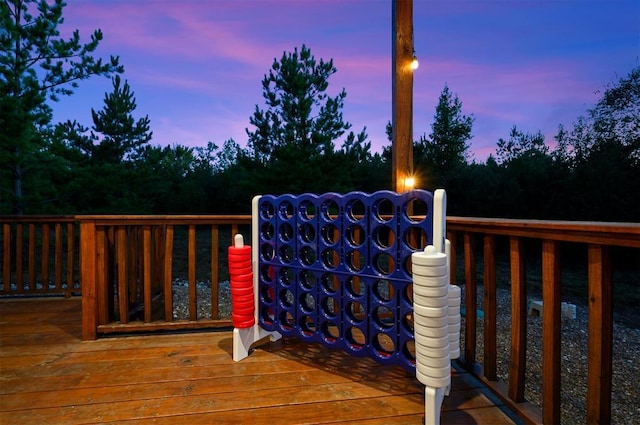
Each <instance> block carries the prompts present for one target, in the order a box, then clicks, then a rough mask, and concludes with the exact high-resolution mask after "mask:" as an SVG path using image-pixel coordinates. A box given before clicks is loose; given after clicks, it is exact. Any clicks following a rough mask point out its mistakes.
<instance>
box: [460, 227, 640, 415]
mask: <svg viewBox="0 0 640 425" xmlns="http://www.w3.org/2000/svg"><path fill="white" fill-rule="evenodd" d="M447 232H448V235H447V238H448V239H449V240H450V241H452V242H454V243H453V246H452V255H451V258H452V264H451V269H452V273H451V276H455V275H456V274H455V271H456V269H457V267H456V261H455V260H456V258H457V256H456V254H455V253H456V251H459V250H460V247H459V246H456V244H455V241H459V240H462V249H463V252H464V254H463V258H464V259H463V261H464V284H465V288H464V291H465V309H466V311H467V312H476V311H477V307H478V299H477V285H476V266H475V264H476V258H475V253H474V239H475V238H478V237H479V238H482V257H483V258H482V260H483V300H482V301H483V309H484V318H483V320H484V323H483V328H484V333H483V339H484V341H483V345H484V352H483V364H482V365H479V364H477V363H476V347H477V341H476V337H477V335H476V332H477V318H476V314H473V313H472V314H467V315H466V317H465V330H464V332H465V334H464V341H465V346H464V356H463V358H462V362H463V363H464V365H465V366H466V367H467V369H468V370H471V371H474V372H475V373H476V374H478V375H479V377H480V378H481V379H482V380H483V381H484V382H485V383H486V384H487V385H488V386H490V387H491V388H492V389H493V390H494V391H495V392H496V393H497V394H498V395H500V396H501V398H503V400H504V401H505V402H506V403H507V404H509V405H510V406H511V407H512V408H514V409H516V410H518V411H519V413H520V414H521V415H522V416H523V417H524V418H525V419H526V420H527V422H528V423H540V422H542V423H545V424H557V423H560V411H561V410H560V408H561V405H560V390H561V387H560V381H561V370H560V365H561V357H560V355H561V347H560V342H561V332H560V331H561V320H560V319H561V301H560V294H561V279H560V256H559V251H560V243H561V242H575V243H579V244H586V245H587V251H588V264H587V267H588V294H589V295H588V300H585V301H587V302H588V314H589V317H588V321H589V325H588V338H589V341H588V347H589V348H588V350H589V352H588V371H587V399H586V406H587V407H586V408H587V422H588V423H610V422H611V383H612V345H613V306H612V288H613V283H612V268H611V259H610V255H609V251H610V247H612V246H620V247H631V248H640V224H635V223H590V222H553V221H535V220H507V219H484V218H483V219H480V218H465V217H448V218H447ZM500 236H504V237H507V238H508V239H509V262H510V285H511V338H510V340H511V347H510V362H509V364H510V369H509V377H508V385H505V384H504V382H503V381H501V380H499V379H498V376H497V373H496V360H497V349H496V318H497V305H496V238H497V237H500ZM528 239H535V240H540V241H542V243H541V251H542V252H541V258H542V305H543V306H544V308H543V309H542V339H543V342H542V377H543V378H542V412H540V411H539V410H538V409H537V408H535V407H534V406H532V405H530V404H529V403H527V402H526V400H525V398H524V390H525V371H526V357H525V356H526V347H527V320H526V319H527V285H526V282H527V272H526V271H525V255H524V250H523V246H524V241H525V240H528ZM503 307H504V306H503Z"/></svg>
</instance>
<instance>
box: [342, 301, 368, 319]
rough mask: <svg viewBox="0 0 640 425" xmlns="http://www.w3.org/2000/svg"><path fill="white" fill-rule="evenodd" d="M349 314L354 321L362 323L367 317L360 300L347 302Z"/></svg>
mask: <svg viewBox="0 0 640 425" xmlns="http://www.w3.org/2000/svg"><path fill="white" fill-rule="evenodd" d="M347 314H348V315H349V318H350V319H351V320H352V321H353V322H354V323H360V322H362V321H363V320H364V319H365V318H366V317H367V312H366V311H365V309H364V307H363V306H362V304H360V303H359V302H358V301H351V302H350V303H349V304H347Z"/></svg>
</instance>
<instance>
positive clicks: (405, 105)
mask: <svg viewBox="0 0 640 425" xmlns="http://www.w3.org/2000/svg"><path fill="white" fill-rule="evenodd" d="M392 8H393V24H392V25H393V30H392V32H393V40H392V42H391V45H392V56H393V61H392V62H393V64H392V67H393V72H392V74H393V77H392V78H393V82H392V85H393V89H392V97H393V108H392V109H393V110H392V127H393V131H392V145H391V162H392V167H391V168H392V170H391V172H392V185H393V188H394V189H395V191H396V192H398V193H401V192H405V191H407V190H409V189H412V188H411V187H407V185H406V184H405V180H406V178H408V177H410V176H412V175H413V70H412V69H411V61H412V60H413V54H414V51H413V0H393V1H392Z"/></svg>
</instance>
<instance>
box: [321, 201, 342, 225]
mask: <svg viewBox="0 0 640 425" xmlns="http://www.w3.org/2000/svg"><path fill="white" fill-rule="evenodd" d="M320 209H321V211H322V215H323V217H324V219H325V220H329V221H333V220H335V219H337V218H338V215H339V214H340V208H339V207H338V203H337V202H336V201H333V200H328V201H324V202H323V203H322V205H321V207H320Z"/></svg>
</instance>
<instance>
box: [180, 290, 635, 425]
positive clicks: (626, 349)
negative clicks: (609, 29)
mask: <svg viewBox="0 0 640 425" xmlns="http://www.w3.org/2000/svg"><path fill="white" fill-rule="evenodd" d="M219 287H220V291H219V309H220V315H221V318H229V317H230V316H231V299H230V294H229V292H230V291H229V282H221V283H220V284H219ZM197 288H198V289H197V291H198V295H197V296H198V317H199V318H210V317H211V301H210V300H211V287H210V284H209V283H208V282H198V285H197ZM462 289H463V291H462V293H463V294H464V286H462ZM188 300H189V296H188V284H187V281H185V280H176V281H175V282H174V296H173V301H174V319H175V320H182V319H188V317H189V307H188V306H189V301H188ZM478 303H479V308H480V309H481V308H482V286H479V287H478ZM463 305H464V303H463ZM497 305H498V306H510V305H511V292H510V291H508V290H506V289H498V292H497ZM587 318H588V311H587V307H586V306H581V305H577V306H576V318H575V319H568V318H563V319H562V326H561V332H562V343H561V344H562V346H561V359H562V360H561V361H562V367H561V370H562V381H561V388H562V390H561V403H562V407H561V421H562V422H561V423H562V424H563V425H565V424H567V425H568V424H585V423H587V420H586V396H587V378H586V377H587V349H588V338H587V325H588V320H587ZM541 319H542V318H541V317H540V316H529V317H528V319H527V373H526V384H525V398H526V399H527V400H529V401H530V402H532V403H533V404H535V405H537V406H538V407H540V406H541V399H542V394H541V388H542V378H541V370H542V321H541ZM462 326H463V329H462V342H461V344H462V348H463V349H464V318H463V321H462ZM477 327H478V331H477V336H476V338H477V341H478V346H477V347H476V355H477V361H478V362H482V360H483V319H482V318H480V317H479V318H478V320H477ZM497 334H498V335H497V338H498V344H497V345H498V359H497V372H498V376H499V377H500V378H501V379H503V380H504V381H505V382H507V383H508V380H509V347H510V344H511V312H510V307H507V308H503V309H502V310H500V311H499V312H498V318H497ZM638 377H640V328H638V327H636V328H630V327H627V326H625V325H623V324H620V323H616V322H614V325H613V383H612V386H613V393H612V400H611V404H612V418H611V419H612V423H614V424H638V423H640V388H639V387H638V385H637V382H636V381H635V379H638Z"/></svg>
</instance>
